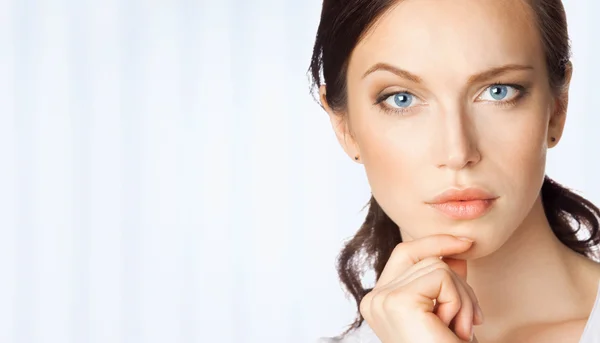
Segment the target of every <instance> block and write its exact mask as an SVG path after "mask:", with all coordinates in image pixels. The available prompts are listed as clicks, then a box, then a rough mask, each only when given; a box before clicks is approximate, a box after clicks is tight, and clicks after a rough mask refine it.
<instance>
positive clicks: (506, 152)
mask: <svg viewBox="0 0 600 343" xmlns="http://www.w3.org/2000/svg"><path fill="white" fill-rule="evenodd" d="M464 13H469V15H468V16H465V15H464ZM534 23H535V21H534V14H533V13H532V11H531V8H529V7H528V6H527V5H526V4H525V3H524V2H522V0H505V1H479V0H404V1H402V2H400V3H399V4H398V5H396V6H394V7H393V8H392V9H390V10H389V11H388V12H387V13H386V14H385V15H384V16H383V17H381V18H380V19H379V20H378V23H377V25H375V26H374V27H373V29H372V30H371V31H369V32H368V34H367V35H366V36H365V37H364V38H363V39H362V40H361V41H360V42H359V43H358V45H357V46H356V48H355V49H354V51H353V53H352V55H351V56H350V61H349V65H348V77H347V85H348V99H349V100H348V106H347V108H346V109H345V110H343V111H333V110H332V109H331V108H329V107H328V106H327V103H326V100H325V96H324V95H325V94H326V91H327V90H326V86H322V87H321V90H320V91H321V100H322V103H323V106H324V107H325V109H326V110H327V112H328V113H329V115H330V118H331V122H332V125H333V128H334V130H335V133H336V136H337V138H338V140H339V142H340V144H341V145H342V147H343V148H344V150H345V152H346V153H347V154H348V156H349V157H350V158H352V159H353V160H354V157H355V156H359V157H360V159H359V160H358V161H357V163H362V164H363V165H364V168H365V171H366V174H367V178H368V182H369V184H370V186H371V190H372V193H373V195H374V197H375V198H376V199H377V201H378V203H379V204H380V205H381V207H382V208H383V209H384V211H385V212H386V213H387V214H388V216H389V217H390V218H391V219H392V220H393V221H394V222H395V223H397V224H398V226H399V227H400V228H401V233H402V237H403V238H404V240H405V241H411V240H416V239H419V238H423V237H426V236H431V235H435V234H450V235H453V236H462V237H468V238H470V239H472V240H473V241H474V243H473V245H472V247H471V248H470V249H469V250H468V251H467V252H465V253H463V254H461V255H460V256H458V258H461V259H466V260H467V266H468V278H467V282H468V284H469V285H470V286H471V287H472V289H473V290H474V292H475V294H476V295H477V298H478V300H479V303H480V305H481V308H482V310H483V312H484V315H485V323H484V324H483V325H481V326H477V327H476V328H475V334H476V336H477V337H478V339H479V341H480V342H505V341H506V342H507V341H512V340H519V341H520V342H521V341H523V342H553V341H557V342H558V341H560V342H569V341H572V342H577V341H578V339H579V337H580V336H581V333H582V331H583V328H584V326H585V323H586V320H587V317H588V316H589V314H590V312H591V309H592V306H593V303H594V300H595V298H596V291H597V287H598V280H599V279H600V268H599V267H598V265H597V264H596V263H595V262H593V261H591V260H589V259H587V258H585V257H583V256H581V255H579V254H576V253H575V252H573V251H572V250H570V249H569V248H568V247H566V246H564V245H563V244H561V243H560V242H559V241H558V239H557V238H556V237H555V235H554V234H553V232H552V230H551V228H550V227H549V224H548V222H547V220H546V217H545V215H544V212H543V208H542V204H541V198H540V189H541V186H542V182H543V177H544V173H545V164H546V153H547V150H548V149H549V148H552V147H554V146H555V145H556V144H558V142H559V141H560V137H561V135H562V132H563V128H564V124H565V119H566V113H565V112H564V111H561V110H560V106H558V105H559V104H561V103H562V104H563V105H565V106H564V108H566V104H567V102H568V87H565V90H564V91H563V93H561V94H555V93H553V92H552V90H551V89H550V85H549V83H548V74H547V70H546V66H545V59H544V52H543V47H542V45H541V40H540V36H539V32H538V30H537V27H536V26H535V25H534ZM380 63H385V64H388V65H390V66H393V67H395V68H400V69H402V70H404V71H408V72H409V73H410V74H412V75H414V76H417V77H418V78H419V79H421V81H420V82H415V80H409V79H407V78H406V77H403V76H400V75H396V74H395V73H393V72H391V71H389V70H377V71H374V72H372V73H369V74H368V75H366V76H365V73H366V72H367V71H369V70H370V69H372V68H373V66H375V65H377V64H380ZM506 65H519V66H526V67H528V68H527V69H519V70H505V71H504V72H502V73H499V74H497V75H494V76H493V77H488V78H485V79H481V78H480V79H479V80H477V81H476V82H474V83H473V82H469V80H470V79H471V81H473V80H472V79H473V78H474V75H477V74H480V73H483V72H485V71H489V70H490V69H493V68H497V67H501V66H506ZM568 79H570V73H569V75H568ZM493 83H500V84H518V85H522V86H524V87H526V89H527V92H526V95H524V96H523V97H520V98H519V96H518V94H519V91H518V90H517V89H515V88H511V87H508V88H503V89H505V90H507V91H508V95H507V96H506V97H504V99H502V100H496V99H494V98H493V97H491V95H490V91H491V88H490V86H491V85H492V84H493ZM567 86H568V85H567ZM401 92H408V93H410V94H412V103H411V104H410V106H409V107H407V108H404V109H405V110H406V111H405V112H401V113H397V112H393V110H398V109H403V108H402V107H399V106H398V105H394V104H395V102H394V96H393V94H394V93H401ZM382 93H383V94H390V96H391V97H389V98H387V99H386V100H385V101H384V103H381V104H377V105H376V104H374V103H375V102H376V99H377V97H378V95H380V94H382ZM516 98H518V100H517V101H515V102H514V103H508V101H509V100H513V99H516ZM503 101H504V103H503ZM385 108H387V109H389V110H391V111H389V110H388V111H385ZM551 137H555V138H556V140H555V141H552V140H551ZM471 186H477V187H480V188H484V189H486V190H487V191H489V192H491V193H492V194H494V195H495V196H497V197H498V199H497V200H496V201H495V203H494V206H493V207H492V209H491V211H489V212H488V213H487V214H486V215H484V216H483V217H480V218H477V219H473V220H453V219H450V218H448V217H445V216H444V215H442V214H441V213H440V212H438V211H437V210H435V209H433V208H431V207H430V206H428V205H427V204H426V203H425V202H427V201H430V200H432V198H433V197H434V196H436V195H437V194H439V193H441V192H443V191H445V190H447V189H449V188H463V187H471ZM499 295H500V296H499ZM565 337H568V338H565Z"/></svg>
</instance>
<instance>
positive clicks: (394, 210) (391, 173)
mask: <svg viewBox="0 0 600 343" xmlns="http://www.w3.org/2000/svg"><path fill="white" fill-rule="evenodd" d="M374 115H376V116H379V119H377V120H364V121H361V122H360V123H359V124H358V125H360V126H357V127H360V130H358V131H355V132H356V135H357V138H358V141H359V146H360V151H361V155H362V157H363V163H364V167H365V172H366V175H367V179H368V182H369V185H370V187H371V191H372V193H373V196H374V197H375V198H376V199H377V201H378V203H379V204H380V205H381V207H382V208H383V209H384V211H385V212H386V213H388V215H389V216H390V217H391V218H392V219H393V220H394V221H395V222H396V223H398V220H400V219H402V221H406V219H407V218H406V216H407V215H409V214H410V213H413V212H414V206H415V203H416V202H415V200H418V199H419V198H420V197H421V196H422V193H423V189H422V188H423V186H422V182H423V179H424V175H423V172H424V171H427V170H430V169H431V167H430V163H429V162H428V156H427V154H426V153H425V150H427V144H426V140H427V137H426V136H424V135H419V134H417V132H418V131H415V127H414V126H413V125H411V124H409V123H408V121H404V122H402V120H401V119H399V118H393V117H389V118H386V117H382V116H385V115H383V114H375V113H374ZM421 200H423V199H421Z"/></svg>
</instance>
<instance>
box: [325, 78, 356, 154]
mask: <svg viewBox="0 0 600 343" xmlns="http://www.w3.org/2000/svg"><path fill="white" fill-rule="evenodd" d="M326 94H327V89H326V85H322V86H321V87H319V99H320V100H321V106H323V109H324V110H325V111H326V112H327V114H328V115H329V120H330V121H331V126H332V127H333V131H334V132H335V136H336V138H337V140H338V142H339V143H340V145H341V146H342V148H343V149H344V151H345V152H346V154H347V155H348V156H349V157H350V158H351V159H352V160H353V161H355V162H358V163H361V161H362V160H361V158H360V150H359V149H358V144H357V143H356V141H355V140H354V138H353V135H352V132H351V130H350V126H349V122H348V118H347V114H346V115H344V114H343V113H338V112H335V111H333V109H331V107H329V104H328V103H327V98H326V96H325V95H326Z"/></svg>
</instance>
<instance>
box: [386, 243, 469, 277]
mask: <svg viewBox="0 0 600 343" xmlns="http://www.w3.org/2000/svg"><path fill="white" fill-rule="evenodd" d="M472 244H473V242H472V241H465V240H461V239H459V238H457V237H454V236H451V235H432V236H427V237H424V238H420V239H417V240H414V241H410V242H403V243H400V244H398V245H397V246H396V247H395V248H394V251H392V254H391V255H390V258H389V260H388V262H387V263H386V265H385V268H384V269H383V271H382V273H381V276H380V277H379V279H378V280H377V283H376V287H377V286H379V285H386V284H388V283H389V282H391V281H392V280H394V279H395V278H396V277H398V275H402V274H403V273H404V271H406V270H407V269H408V268H410V267H411V266H413V265H415V264H416V263H418V262H419V261H421V260H423V259H425V258H427V257H440V256H447V255H454V254H460V253H463V252H465V251H467V250H469V248H470V247H471V245H472Z"/></svg>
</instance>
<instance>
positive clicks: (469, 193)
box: [427, 187, 498, 220]
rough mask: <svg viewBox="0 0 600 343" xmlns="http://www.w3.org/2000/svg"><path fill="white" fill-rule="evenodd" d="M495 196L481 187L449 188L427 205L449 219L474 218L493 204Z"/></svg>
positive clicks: (482, 213)
mask: <svg viewBox="0 0 600 343" xmlns="http://www.w3.org/2000/svg"><path fill="white" fill-rule="evenodd" d="M496 199H498V197H497V196H495V195H493V194H492V193H490V192H488V191H486V190H484V189H481V188H475V187H471V188H465V189H455V188H454V189H449V190H447V191H445V192H443V193H441V194H439V195H437V196H436V197H435V198H433V200H431V201H430V202H427V204H428V205H430V206H431V207H433V208H435V209H436V210H438V211H440V212H441V213H443V214H444V215H446V216H448V217H450V218H451V219H458V220H467V219H476V218H479V217H481V216H483V215H484V214H486V213H487V212H488V211H489V210H490V209H491V207H492V206H493V204H494V202H495V200H496Z"/></svg>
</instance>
